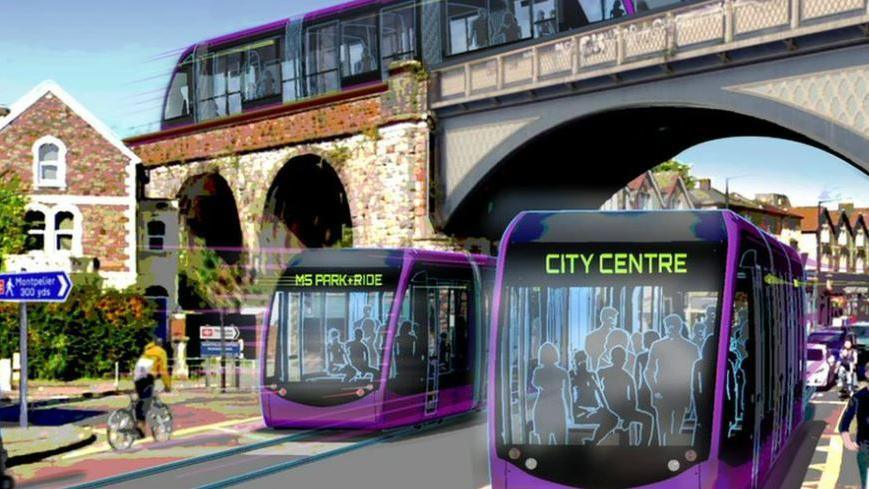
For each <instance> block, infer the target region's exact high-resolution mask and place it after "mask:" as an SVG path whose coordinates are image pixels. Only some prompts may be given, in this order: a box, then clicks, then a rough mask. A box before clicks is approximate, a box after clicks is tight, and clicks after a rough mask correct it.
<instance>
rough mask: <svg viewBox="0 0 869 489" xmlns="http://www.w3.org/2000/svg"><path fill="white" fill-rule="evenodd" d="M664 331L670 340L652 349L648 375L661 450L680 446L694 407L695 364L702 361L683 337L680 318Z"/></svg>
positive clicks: (672, 318) (669, 319)
mask: <svg viewBox="0 0 869 489" xmlns="http://www.w3.org/2000/svg"><path fill="white" fill-rule="evenodd" d="M664 329H665V331H666V336H664V337H663V338H661V339H660V340H658V341H656V342H655V343H653V344H652V347H651V348H649V363H648V365H647V366H646V372H645V375H644V377H645V380H646V383H647V384H648V385H649V390H651V392H652V406H653V407H654V409H655V415H656V421H657V428H658V443H659V444H660V445H661V446H667V445H673V444H676V443H678V441H677V440H676V438H677V437H678V435H680V433H681V430H682V422H683V421H684V417H685V413H686V411H687V410H688V408H689V407H690V405H691V379H692V376H693V373H694V362H696V361H697V358H698V357H699V352H698V350H697V347H696V346H694V345H693V344H692V343H691V342H690V341H688V340H687V339H686V338H685V336H684V334H683V329H684V322H683V321H682V318H681V317H679V315H677V314H670V315H669V316H667V317H665V318H664Z"/></svg>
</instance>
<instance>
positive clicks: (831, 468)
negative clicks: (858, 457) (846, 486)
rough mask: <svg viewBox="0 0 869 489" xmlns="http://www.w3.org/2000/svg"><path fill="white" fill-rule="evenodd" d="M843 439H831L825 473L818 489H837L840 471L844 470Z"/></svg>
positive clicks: (837, 437)
mask: <svg viewBox="0 0 869 489" xmlns="http://www.w3.org/2000/svg"><path fill="white" fill-rule="evenodd" d="M842 448H843V445H842V437H840V436H834V437H831V438H830V447H829V452H827V460H826V462H824V471H823V473H822V474H821V480H820V481H818V489H835V488H836V483H837V482H839V471H840V470H841V469H842Z"/></svg>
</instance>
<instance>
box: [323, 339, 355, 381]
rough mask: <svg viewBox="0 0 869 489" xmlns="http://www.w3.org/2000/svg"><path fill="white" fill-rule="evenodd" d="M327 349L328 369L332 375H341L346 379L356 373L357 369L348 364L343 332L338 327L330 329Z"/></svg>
mask: <svg viewBox="0 0 869 489" xmlns="http://www.w3.org/2000/svg"><path fill="white" fill-rule="evenodd" d="M326 351H327V357H326V371H327V372H328V373H329V374H330V375H340V376H342V377H344V379H345V380H349V379H350V378H353V376H354V375H356V370H354V369H353V367H350V366H349V365H347V356H346V354H345V352H344V345H343V344H342V343H341V332H340V331H338V330H337V329H334V328H333V329H330V330H329V344H328V345H327V348H326ZM348 375H349V377H348Z"/></svg>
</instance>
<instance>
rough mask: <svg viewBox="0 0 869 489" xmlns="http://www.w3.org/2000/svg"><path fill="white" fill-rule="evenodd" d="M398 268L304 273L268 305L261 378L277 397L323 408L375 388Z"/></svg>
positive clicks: (292, 278) (287, 282)
mask: <svg viewBox="0 0 869 489" xmlns="http://www.w3.org/2000/svg"><path fill="white" fill-rule="evenodd" d="M399 271H400V270H399V269H398V268H396V269H394V270H393V269H386V270H373V269H366V270H353V271H348V270H337V271H336V270H317V271H310V270H304V271H301V272H299V273H294V274H289V275H285V277H284V278H283V279H282V280H281V284H280V286H279V288H278V290H277V291H276V292H275V297H274V300H273V302H272V310H271V313H270V316H269V318H270V325H269V331H268V337H267V340H266V362H265V368H266V372H265V379H266V383H267V384H271V385H273V386H275V387H276V386H277V385H280V386H281V387H282V390H281V392H284V393H285V394H283V395H284V397H286V398H287V399H291V400H294V401H297V402H301V403H305V404H311V405H317V406H328V405H335V404H341V403H343V402H349V401H352V400H355V399H359V398H360V397H362V396H361V395H360V393H361V394H362V395H365V394H368V393H370V392H372V391H374V390H376V389H377V386H378V385H379V383H380V371H381V362H382V355H383V347H384V342H385V340H386V333H387V327H388V325H389V314H390V310H391V308H392V304H393V300H394V297H395V288H396V285H397V282H398V273H399Z"/></svg>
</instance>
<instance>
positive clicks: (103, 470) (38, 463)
mask: <svg viewBox="0 0 869 489" xmlns="http://www.w3.org/2000/svg"><path fill="white" fill-rule="evenodd" d="M174 387H176V388H177V387H180V386H174ZM160 396H161V399H162V400H163V401H164V402H166V403H167V404H168V405H169V406H170V407H171V409H172V412H173V419H174V425H175V432H174V433H173V437H172V439H171V440H169V441H167V442H163V443H156V442H154V441H153V440H152V439H151V438H146V439H145V440H141V441H139V442H137V443H136V444H135V445H134V446H133V447H132V448H131V450H129V451H127V452H124V453H115V452H114V451H113V450H112V449H111V447H110V446H109V445H108V443H107V442H106V438H105V431H106V420H107V418H108V415H109V414H110V413H111V412H112V411H113V410H115V409H119V408H121V407H124V406H127V405H128V404H129V402H130V398H129V396H127V395H126V394H121V395H106V396H104V397H97V398H90V399H84V400H74V401H71V402H66V403H63V404H60V405H49V406H44V407H37V408H34V409H32V410H31V411H30V418H31V420H33V421H34V423H35V424H36V426H35V427H34V428H32V429H30V430H26V432H24V431H23V430H21V429H20V428H12V427H11V426H8V425H9V423H8V422H6V423H5V424H7V427H5V428H3V438H4V444H6V443H10V442H7V441H6V439H7V437H10V438H9V440H10V441H11V440H13V439H16V440H21V441H20V442H19V443H21V444H20V447H21V448H20V449H17V448H16V449H15V450H16V451H17V453H18V454H19V455H22V454H23V455H25V456H26V454H27V452H28V451H31V452H30V453H40V454H42V455H43V456H41V457H38V459H33V457H31V458H30V459H26V458H25V459H24V461H23V463H17V464H16V463H15V459H14V457H15V456H16V452H13V447H12V446H8V447H7V450H9V451H10V452H12V453H10V456H11V457H13V458H11V459H10V467H11V469H10V473H11V474H12V475H13V477H15V478H16V479H17V481H18V486H19V487H67V486H69V485H70V484H74V483H79V482H84V481H90V480H95V479H99V478H102V477H107V476H111V475H116V474H119V473H124V472H127V471H129V470H134V469H137V468H143V467H150V466H154V465H159V464H164V463H167V462H171V461H173V460H179V459H184V458H187V457H190V456H193V455H194V454H203V453H211V452H214V451H217V450H221V449H224V448H226V447H227V446H233V445H235V444H237V443H238V441H237V439H238V438H240V437H242V434H244V433H248V432H251V431H254V430H256V429H261V428H262V418H261V413H260V407H259V396H258V394H257V393H255V392H251V391H240V392H231V391H230V392H226V393H219V392H217V391H216V390H213V389H206V388H201V387H195V388H187V389H186V390H176V389H173V391H172V392H170V393H163V394H161V395H160ZM7 418H17V406H7V407H5V408H0V419H7ZM60 433H63V434H64V438H60V437H58V436H54V435H57V434H60ZM82 433H84V434H85V440H87V443H82V442H79V443H78V444H76V443H73V442H72V439H73V438H77V437H80V434H82ZM249 439H250V440H254V439H255V438H254V437H251V438H249ZM68 442H69V443H68ZM40 443H41V444H42V445H39V446H37V445H38V444H40ZM46 446H48V447H53V448H54V451H51V452H48V453H46V452H45V447H46ZM32 450H36V452H32ZM19 461H21V459H19ZM103 462H108V463H103Z"/></svg>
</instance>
